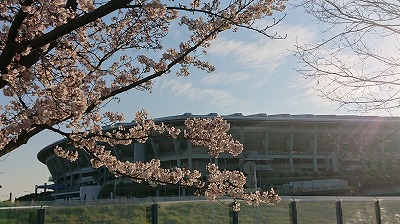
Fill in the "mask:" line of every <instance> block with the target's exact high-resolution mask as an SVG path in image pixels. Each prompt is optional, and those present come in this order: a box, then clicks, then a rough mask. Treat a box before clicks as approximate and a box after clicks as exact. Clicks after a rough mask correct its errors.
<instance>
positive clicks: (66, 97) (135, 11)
mask: <svg viewBox="0 0 400 224" xmlns="http://www.w3.org/2000/svg"><path fill="white" fill-rule="evenodd" d="M285 2H286V0H255V1H247V0H237V1H218V0H193V1H169V0H165V1H163V0H140V1H138V0H108V1H98V0H77V1H69V0H52V1H48V0H25V1H19V0H2V1H0V73H1V76H0V88H1V89H2V91H3V95H4V100H3V101H2V105H0V155H5V154H7V153H9V152H11V151H13V150H15V149H17V148H18V147H19V146H21V145H23V144H25V143H27V142H28V141H29V139H30V138H32V137H33V136H35V135H36V134H38V133H40V132H42V131H44V130H51V131H54V132H56V133H59V134H61V135H63V136H64V137H66V138H68V139H70V141H71V142H72V143H73V145H74V146H75V147H76V148H82V149H84V150H86V151H87V152H88V153H89V154H90V155H92V156H93V165H94V166H95V167H97V166H101V165H104V166H106V167H107V168H109V169H110V171H111V172H113V173H115V174H120V175H126V176H131V177H132V178H133V179H137V180H144V181H147V182H150V183H164V182H165V183H173V184H183V185H196V186H201V185H202V184H201V182H200V181H199V175H200V174H199V173H198V172H197V171H188V170H182V169H180V168H175V169H168V170H164V169H161V168H160V167H159V166H158V163H157V161H153V162H150V163H145V162H143V163H128V162H121V161H118V160H117V159H116V158H115V157H113V155H111V154H110V153H109V152H108V151H107V150H105V149H104V147H103V146H101V145H99V144H98V143H99V142H102V143H104V144H109V145H118V144H122V145H127V144H131V143H132V141H133V140H135V141H138V142H145V141H147V140H148V138H149V136H150V135H151V134H152V132H158V133H164V134H168V135H170V136H172V137H174V138H176V137H186V138H189V139H191V141H192V143H193V144H194V145H196V146H204V147H206V148H207V149H208V151H209V153H210V155H212V156H218V155H219V153H222V152H228V153H231V154H233V155H238V154H240V152H241V151H242V150H243V147H242V145H241V144H240V143H239V142H237V141H235V140H233V139H232V137H231V136H230V135H229V134H228V133H227V131H228V129H229V124H227V123H226V121H223V119H221V118H215V119H206V120H201V119H188V120H187V121H186V122H185V124H186V126H187V128H186V129H185V132H184V133H183V134H182V133H181V130H180V129H178V128H175V127H170V126H167V125H164V124H155V123H154V121H153V120H152V119H148V118H147V114H146V113H145V112H144V111H141V112H139V113H138V114H137V117H136V119H135V121H136V125H135V126H134V127H131V128H125V127H124V126H123V125H118V124H117V123H119V122H122V121H123V119H124V116H123V114H120V113H117V112H115V111H110V112H103V111H104V109H103V108H104V107H106V106H107V103H108V102H110V101H113V100H115V101H118V95H119V94H121V93H124V92H127V91H130V90H134V89H137V90H141V91H151V89H152V87H153V84H154V79H156V78H157V77H160V76H163V75H167V74H171V73H175V74H176V75H177V76H187V75H189V73H190V69H191V68H193V67H194V68H197V69H200V70H201V71H204V72H213V71H214V70H215V67H214V66H213V65H212V64H211V63H209V62H207V61H206V60H204V58H202V57H201V55H203V54H204V53H205V52H206V50H207V48H208V47H209V46H210V43H211V41H212V40H214V39H215V38H216V37H217V36H218V34H219V33H221V32H223V31H225V30H230V29H236V28H244V29H249V30H253V31H257V32H259V33H261V34H264V35H266V36H268V34H267V33H266V30H265V29H259V28H257V27H254V26H253V24H254V22H255V21H256V20H258V19H262V18H264V17H266V16H270V15H271V14H272V13H273V12H277V11H282V10H284V3H285ZM177 26H180V27H181V28H180V29H182V30H184V29H186V31H185V32H182V35H180V38H181V39H179V40H177V43H175V44H168V41H166V40H167V38H169V37H171V35H173V32H171V31H170V29H171V27H174V28H175V27H177ZM199 52H200V53H199ZM104 125H110V126H113V125H115V126H116V128H115V129H112V131H107V132H105V131H103V129H102V126H104ZM55 151H56V153H57V155H59V156H61V157H63V158H68V159H70V160H74V159H76V158H77V154H76V152H70V151H68V150H67V151H64V149H61V148H56V150H55ZM231 175H233V174H231ZM235 175H236V174H235ZM238 175H239V174H238ZM239 176H240V175H239ZM239 176H238V177H239ZM135 177H136V178H135ZM239 179H240V178H239ZM205 186H208V185H207V184H206V185H205ZM218 186H219V185H218ZM210 192H211V191H210Z"/></svg>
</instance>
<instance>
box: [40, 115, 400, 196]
mask: <svg viewBox="0 0 400 224" xmlns="http://www.w3.org/2000/svg"><path fill="white" fill-rule="evenodd" d="M215 116H217V114H214V113H211V114H208V115H193V114H190V113H185V114H183V115H177V116H170V117H163V118H158V119H155V122H156V123H160V122H164V123H165V124H170V125H173V126H175V127H179V128H184V126H183V122H184V121H185V119H186V118H188V117H198V118H207V117H215ZM222 117H223V118H224V119H225V120H227V121H228V122H229V123H230V125H231V129H230V133H231V134H232V136H233V137H234V138H235V139H237V140H239V141H240V142H241V143H243V145H244V150H243V152H242V153H241V154H240V155H239V156H237V157H234V156H231V155H229V154H221V155H220V156H219V157H218V158H211V156H210V155H209V154H207V152H206V150H205V149H204V148H202V147H194V146H193V145H192V144H191V142H190V141H189V140H187V139H183V138H178V139H174V138H170V137H169V138H165V137H157V136H155V137H152V138H150V139H149V140H148V141H147V142H146V143H144V144H140V143H137V142H134V143H132V144H131V145H128V146H116V147H108V148H109V150H111V151H112V153H113V154H114V155H116V156H117V157H118V158H119V159H120V160H122V161H126V160H129V161H149V160H151V159H153V158H157V159H159V160H161V164H162V166H163V167H165V168H170V167H175V166H178V167H186V168H188V169H197V170H199V171H201V172H202V173H204V174H206V171H205V165H206V164H208V163H209V162H214V163H216V164H218V166H219V167H220V169H228V170H241V171H243V172H244V173H245V174H246V175H247V177H248V178H247V179H248V181H247V184H246V187H247V188H249V190H254V189H259V190H266V189H269V188H271V187H274V188H275V189H277V190H278V192H279V193H280V194H281V195H351V194H353V195H399V194H400V187H398V186H397V185H398V183H399V180H400V178H399V176H400V175H399V174H398V168H399V165H400V163H399V162H400V150H399V148H400V118H394V117H375V116H348V115H343V116H339V115H312V114H305V115H290V114H277V115H267V114H254V115H248V116H243V115H242V114H241V113H236V114H231V115H227V116H222ZM129 125H131V126H132V125H134V123H129V124H124V126H129ZM105 129H107V128H105ZM55 146H60V147H63V148H66V149H67V150H68V149H71V147H72V146H71V145H70V144H69V142H68V141H67V140H60V141H57V142H54V143H53V144H51V145H49V146H47V147H45V148H43V149H42V150H41V151H40V152H39V153H38V159H39V160H40V161H41V162H42V163H44V164H45V165H46V166H47V167H48V169H49V171H50V173H51V177H50V179H49V180H50V181H52V182H54V184H51V185H50V184H49V185H47V187H48V188H52V189H54V191H53V195H54V196H55V198H81V199H82V198H85V199H86V198H96V197H146V196H177V195H191V194H193V191H192V189H189V188H187V189H183V188H182V189H181V188H179V187H177V186H158V187H155V188H152V187H149V186H147V184H136V183H133V182H132V181H130V180H129V179H127V178H116V177H114V176H113V175H112V174H110V173H108V171H107V169H105V168H99V169H93V168H92V167H91V165H90V156H89V155H87V154H86V153H82V152H81V153H80V154H79V158H78V159H77V160H76V161H75V162H69V161H67V160H65V159H62V158H59V157H57V156H56V155H55V153H54V151H53V150H54V147H55ZM41 187H42V186H41Z"/></svg>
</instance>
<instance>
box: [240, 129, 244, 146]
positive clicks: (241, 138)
mask: <svg viewBox="0 0 400 224" xmlns="http://www.w3.org/2000/svg"><path fill="white" fill-rule="evenodd" d="M239 141H240V143H242V144H244V127H243V125H242V126H241V127H240V139H239Z"/></svg>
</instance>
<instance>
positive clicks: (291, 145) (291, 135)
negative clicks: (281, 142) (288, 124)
mask: <svg viewBox="0 0 400 224" xmlns="http://www.w3.org/2000/svg"><path fill="white" fill-rule="evenodd" d="M289 171H290V172H294V165H293V128H291V131H290V134H289Z"/></svg>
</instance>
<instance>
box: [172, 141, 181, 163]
mask: <svg viewBox="0 0 400 224" xmlns="http://www.w3.org/2000/svg"><path fill="white" fill-rule="evenodd" d="M172 141H173V143H174V148H175V153H176V166H177V167H181V166H182V161H181V145H180V144H179V142H178V140H177V139H176V138H173V139H172Z"/></svg>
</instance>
